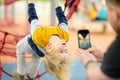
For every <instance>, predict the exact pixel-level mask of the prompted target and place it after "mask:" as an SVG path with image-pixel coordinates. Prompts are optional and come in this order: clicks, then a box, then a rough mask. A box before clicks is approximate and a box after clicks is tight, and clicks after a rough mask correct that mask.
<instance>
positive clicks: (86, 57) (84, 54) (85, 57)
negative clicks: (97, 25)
mask: <svg viewBox="0 0 120 80" xmlns="http://www.w3.org/2000/svg"><path fill="white" fill-rule="evenodd" d="M77 55H78V57H79V59H80V61H81V63H82V65H83V66H85V65H86V64H87V63H88V62H89V61H97V60H96V58H95V57H94V55H93V54H91V53H89V52H88V51H87V50H83V49H80V48H79V49H77Z"/></svg>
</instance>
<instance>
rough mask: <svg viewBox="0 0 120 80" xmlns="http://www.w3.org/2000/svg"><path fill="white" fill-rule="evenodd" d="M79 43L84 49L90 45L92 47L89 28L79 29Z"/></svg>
mask: <svg viewBox="0 0 120 80" xmlns="http://www.w3.org/2000/svg"><path fill="white" fill-rule="evenodd" d="M78 45H79V48H82V49H88V48H89V47H91V44H90V33H89V30H79V31H78Z"/></svg>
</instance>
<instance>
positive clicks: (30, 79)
mask: <svg viewBox="0 0 120 80" xmlns="http://www.w3.org/2000/svg"><path fill="white" fill-rule="evenodd" d="M27 78H28V80H36V78H37V77H35V78H30V76H29V75H28V74H27Z"/></svg>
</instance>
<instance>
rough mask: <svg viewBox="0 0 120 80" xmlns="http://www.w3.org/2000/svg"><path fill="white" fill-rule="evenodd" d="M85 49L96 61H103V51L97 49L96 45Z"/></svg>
mask: <svg viewBox="0 0 120 80" xmlns="http://www.w3.org/2000/svg"><path fill="white" fill-rule="evenodd" d="M87 51H88V52H89V53H91V54H93V55H94V56H95V57H96V58H97V61H98V62H102V61H103V57H104V54H103V52H102V51H101V50H100V49H98V48H96V47H91V48H89V49H88V50H87Z"/></svg>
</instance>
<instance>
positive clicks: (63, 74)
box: [44, 48, 71, 80]
mask: <svg viewBox="0 0 120 80" xmlns="http://www.w3.org/2000/svg"><path fill="white" fill-rule="evenodd" d="M63 54H64V53H63ZM44 62H45V68H46V70H47V71H48V73H50V74H51V75H53V76H56V77H57V78H58V79H59V80H70V64H71V60H70V57H69V55H67V54H66V56H64V58H63V56H62V55H61V53H59V52H57V50H56V49H55V48H53V49H52V50H51V51H50V52H47V51H46V54H45V60H44Z"/></svg>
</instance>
